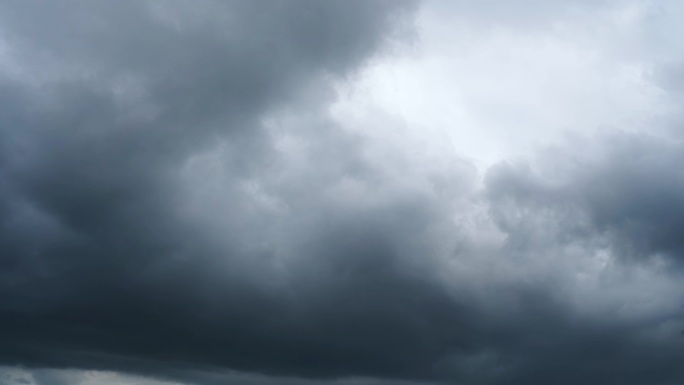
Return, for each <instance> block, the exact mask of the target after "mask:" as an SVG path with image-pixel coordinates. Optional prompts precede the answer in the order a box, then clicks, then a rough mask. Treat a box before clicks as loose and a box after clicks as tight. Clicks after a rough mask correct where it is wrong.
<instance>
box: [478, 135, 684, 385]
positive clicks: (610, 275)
mask: <svg viewBox="0 0 684 385" xmlns="http://www.w3.org/2000/svg"><path fill="white" fill-rule="evenodd" d="M681 154H682V147H681V143H680V142H679V141H677V140H672V139H664V138H662V137H654V136H650V135H647V134H631V133H622V132H612V133H603V134H601V135H598V136H596V137H594V138H583V139H580V138H575V139H571V140H568V141H567V142H565V143H564V144H562V145H557V146H554V147H552V148H548V149H546V150H545V151H544V152H542V153H540V155H539V156H538V157H537V158H536V159H535V160H534V161H532V162H528V163H523V162H518V163H502V164H500V165H498V166H495V167H494V168H492V169H491V170H490V171H489V173H488V176H487V189H486V193H487V195H488V201H489V202H490V206H489V207H490V213H491V216H492V218H493V220H494V221H495V222H496V223H497V224H498V226H499V228H500V229H501V230H502V231H503V232H504V233H505V234H506V236H507V240H506V244H505V245H504V247H503V249H502V251H501V253H502V255H503V256H506V257H507V258H511V259H512V261H513V263H517V264H521V265H522V264H528V266H529V265H530V264H534V263H535V262H534V261H536V263H539V262H540V261H541V265H543V266H544V267H542V268H541V271H543V273H542V274H536V277H534V278H533V280H532V282H530V278H529V275H528V278H526V280H525V281H526V282H528V284H527V286H528V287H529V288H530V289H532V291H531V293H534V296H533V297H532V298H534V301H533V303H534V304H536V305H535V306H534V307H533V309H534V313H532V314H536V315H535V316H534V318H535V320H534V321H533V323H532V325H534V326H533V327H532V328H529V329H528V327H523V328H521V329H519V330H517V331H515V332H514V333H515V334H517V337H516V341H517V343H519V345H518V344H514V345H509V346H504V347H503V351H508V352H509V353H510V354H517V355H518V357H519V362H518V363H517V365H515V369H514V370H513V371H512V372H511V373H509V376H508V377H507V379H508V380H509V381H511V383H545V382H554V383H568V384H572V383H578V382H582V383H611V384H612V383H615V384H617V383H620V384H656V383H657V384H673V383H679V382H681V381H682V378H684V372H683V371H682V370H681V369H680V367H681V366H680V365H679V364H677V362H681V360H682V359H684V339H682V338H681V337H682V336H681V331H682V330H684V297H683V294H684V293H682V290H681V285H680V284H679V282H680V281H681V270H680V269H681V265H680V264H681V261H682V252H683V250H682V248H681V247H682V243H681V236H680V234H679V232H680V230H679V229H680V227H681V222H682V220H684V210H682V207H683V206H682V198H681V197H682V196H684V185H683V184H682V177H681V175H680V173H679V172H678V165H680V164H681V163H682V157H681ZM607 256H610V258H609V259H606V258H608V257H607ZM599 261H600V262H599ZM597 262H598V263H599V265H600V267H598V269H597V264H596V263H597ZM581 266H584V267H581ZM592 269H593V270H592ZM530 270H532V269H530ZM592 271H593V273H592ZM597 273H598V274H597ZM591 274H597V275H596V277H597V279H596V280H592V279H590V278H580V277H581V276H582V275H585V276H588V275H591ZM565 280H568V281H565ZM517 283H518V284H519V283H520V281H517ZM530 283H531V285H530ZM566 285H567V286H566ZM582 293H585V294H584V295H586V297H585V296H584V295H583V294H582ZM606 298H609V300H608V301H605V302H604V299H606ZM592 303H593V304H592ZM539 311H541V312H539ZM525 330H526V331H525ZM511 348H512V350H509V349H511ZM521 353H522V354H521ZM559 373H563V376H562V379H559V378H558V377H559ZM516 381H517V382H516Z"/></svg>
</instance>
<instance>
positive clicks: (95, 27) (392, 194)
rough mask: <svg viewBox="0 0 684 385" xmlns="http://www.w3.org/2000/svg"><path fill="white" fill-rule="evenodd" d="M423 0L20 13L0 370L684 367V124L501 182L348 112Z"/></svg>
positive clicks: (549, 376) (145, 4)
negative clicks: (351, 98)
mask: <svg viewBox="0 0 684 385" xmlns="http://www.w3.org/2000/svg"><path fill="white" fill-rule="evenodd" d="M576 3H577V6H580V5H581V6H582V7H589V5H587V4H585V3H584V2H576ZM426 4H428V5H426V6H434V4H432V3H426ZM431 4H432V5H431ZM554 4H555V3H554ZM573 4H574V3H573ZM442 5H443V6H446V5H445V4H442ZM533 5H534V4H532V3H531V2H525V7H528V8H524V7H523V9H521V10H520V14H517V16H516V14H513V15H510V16H511V17H512V18H513V19H512V20H508V19H507V20H506V21H502V20H500V19H499V18H498V16H496V15H494V16H496V17H494V18H493V19H491V20H490V19H487V18H485V17H484V16H473V15H478V14H479V13H478V12H485V13H487V12H486V11H487V9H486V8H487V7H484V8H482V9H479V10H477V12H475V11H473V12H474V13H466V15H469V16H467V18H468V19H470V20H475V21H477V20H478V19H480V18H482V20H481V22H482V23H485V22H487V23H489V22H491V23H495V24H497V23H499V24H500V23H504V22H505V23H511V24H510V25H512V26H517V25H518V24H517V23H523V24H525V23H529V21H525V20H526V19H525V17H526V16H525V15H528V14H529V12H528V11H526V10H525V9H528V10H529V9H530V7H532V8H534V7H533ZM461 7H466V8H468V7H467V6H466V5H461ZM549 7H550V8H549V9H548V10H543V9H542V10H540V12H542V11H543V12H547V13H545V15H561V14H562V15H566V14H567V12H569V11H567V9H566V6H565V5H563V6H561V5H555V6H553V5H550V6H549ZM601 7H603V5H602V6H601ZM436 9H441V8H436ZM601 9H603V8H601ZM415 11H416V4H415V3H413V2H408V1H407V2H404V1H382V0H377V1H365V0H364V1H361V0H358V1H347V0H345V1H342V0H340V1H335V0H333V1H327V2H324V3H323V2H319V1H309V0H294V1H288V2H283V1H275V0H273V1H270V0H265V1H259V2H254V1H246V0H245V1H241V0H235V1H228V2H223V1H210V0H202V1H198V2H193V4H192V5H191V6H190V5H188V4H187V3H185V2H180V1H163V2H162V1H155V0H148V1H142V2H140V1H119V2H104V1H78V0H70V1H66V2H62V3H60V5H59V6H57V5H55V4H43V3H42V2H37V1H6V2H4V3H2V4H0V25H1V26H2V27H0V50H1V53H0V84H2V87H0V106H1V107H0V304H1V305H0V340H1V341H2V344H1V345H0V364H2V365H7V366H13V365H14V366H19V367H23V368H28V369H6V370H5V373H3V374H2V375H4V376H5V377H2V378H3V380H6V381H15V382H21V381H24V383H27V384H35V385H42V384H61V383H80V384H89V383H107V382H110V383H112V384H131V383H139V384H157V383H164V382H165V381H167V382H168V381H170V382H172V383H188V384H200V385H202V384H204V385H209V384H222V383H240V384H243V383H247V384H255V385H256V384H280V383H283V384H285V383H287V384H291V383H294V384H297V383H301V384H306V385H309V384H311V385H313V384H339V385H347V384H373V385H375V384H378V385H379V384H386V383H387V384H416V383H421V384H422V383H437V382H440V381H441V382H449V383H466V384H517V383H520V384H530V383H560V384H565V383H567V384H571V383H572V384H574V383H578V382H582V383H587V384H599V383H600V384H669V383H677V382H681V379H682V378H684V372H682V371H681V370H679V369H677V368H678V367H679V366H678V363H679V362H681V361H682V358H684V357H682V353H681V352H682V351H684V350H683V349H682V343H684V340H682V338H681V330H684V324H683V322H684V321H682V315H683V314H682V313H683V312H684V310H683V309H682V305H681V298H682V295H684V285H682V284H680V281H681V262H682V257H681V255H682V242H681V241H680V240H679V237H678V236H677V230H676V229H677V227H678V226H679V225H681V224H682V222H683V221H684V220H683V219H682V215H680V214H682V212H681V211H682V210H681V208H682V207H684V206H682V202H681V199H680V196H682V194H681V193H682V191H680V190H681V189H682V188H683V186H684V185H683V184H682V183H681V178H680V177H679V176H678V173H677V172H676V170H677V165H679V164H680V163H681V162H682V159H681V156H680V155H679V154H680V153H681V142H680V141H679V139H678V138H679V137H678V136H677V134H676V132H675V133H671V132H668V131H667V130H666V129H663V130H658V131H657V134H656V133H655V131H654V133H653V134H651V135H649V134H644V133H638V132H616V131H613V132H612V133H606V134H598V135H596V136H587V137H586V138H584V139H582V138H576V139H568V140H567V141H565V142H562V143H560V144H557V145H556V146H555V147H550V148H548V149H547V150H543V151H541V152H540V153H539V154H538V155H537V156H536V157H523V159H527V160H516V161H513V160H510V161H507V162H501V163H499V164H498V165H496V166H494V167H492V168H491V169H490V170H488V171H487V172H486V173H485V176H484V180H482V175H481V174H479V173H478V170H477V168H476V167H475V166H474V165H473V164H471V163H470V162H468V161H466V160H464V159H463V158H461V156H460V155H459V154H456V153H454V151H453V149H449V146H433V144H434V142H429V143H428V144H425V143H423V142H421V136H420V135H416V133H415V132H414V131H412V130H413V128H412V127H409V125H410V122H408V123H407V122H405V121H402V119H401V117H397V116H396V115H393V114H392V113H391V112H390V113H386V114H383V113H381V112H378V111H373V112H372V113H368V111H361V112H360V113H359V115H354V114H355V113H358V112H359V111H356V110H354V108H348V109H345V108H346V107H345V106H344V102H345V101H344V95H342V93H343V92H344V90H345V89H349V88H353V85H352V84H353V83H354V82H355V81H357V80H358V79H359V77H360V76H361V75H362V71H363V70H364V69H368V68H372V66H373V63H374V60H378V58H379V57H382V55H389V56H391V55H392V53H394V54H396V53H397V51H399V50H400V49H402V48H405V47H406V45H405V44H407V42H408V44H411V43H415V40H413V39H415V36H414V35H413V34H412V33H413V32H412V31H413V30H412V18H413V17H415ZM444 12H446V11H444ZM449 12H453V11H449ZM506 14H508V13H506ZM487 15H490V16H491V12H490V13H487ZM502 15H503V14H502ZM531 16H532V17H534V18H537V17H538V16H539V15H536V16H535V15H531ZM464 17H465V16H464ZM520 18H522V19H520ZM485 19H487V20H485ZM523 19H525V20H523ZM515 28H517V27H515ZM528 32H529V31H528ZM530 33H531V32H530ZM611 57H612V56H611ZM614 59H615V58H614ZM611 60H612V59H611ZM615 60H618V59H615ZM563 68H564V67H563ZM668 68H672V67H668ZM668 71H669V70H668ZM667 73H668V74H670V73H674V72H667ZM623 80H624V79H622V78H620V77H618V78H616V79H613V80H611V81H614V82H616V83H619V84H618V85H620V84H622V83H621V81H623ZM647 80H648V79H647ZM654 82H655V80H654ZM628 83H629V82H628ZM629 84H630V85H632V83H629ZM471 86H472V87H475V86H476V84H475V83H473V84H472V85H471ZM654 88H657V89H658V90H662V91H663V92H672V91H671V90H670V91H668V90H665V89H663V88H662V87H661V85H659V84H655V83H654V84H650V83H649V85H648V87H645V89H649V90H652V89H654ZM611 89H612V88H611ZM615 89H620V88H619V87H617V86H616V88H615ZM639 89H641V88H639ZM568 92H570V91H568ZM668 95H669V94H668ZM570 99H571V98H570ZM570 99H568V100H570ZM564 100H565V99H564ZM630 100H631V99H630ZM649 100H650V99H649ZM580 109H582V108H580ZM645 115H648V114H645ZM359 116H360V118H359ZM601 116H603V115H601ZM673 116H674V115H673ZM650 118H651V116H650V115H648V119H650ZM497 119H498V118H497ZM645 119H646V118H645ZM666 134H667V135H669V136H667V135H666ZM133 375H138V376H143V377H133Z"/></svg>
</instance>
